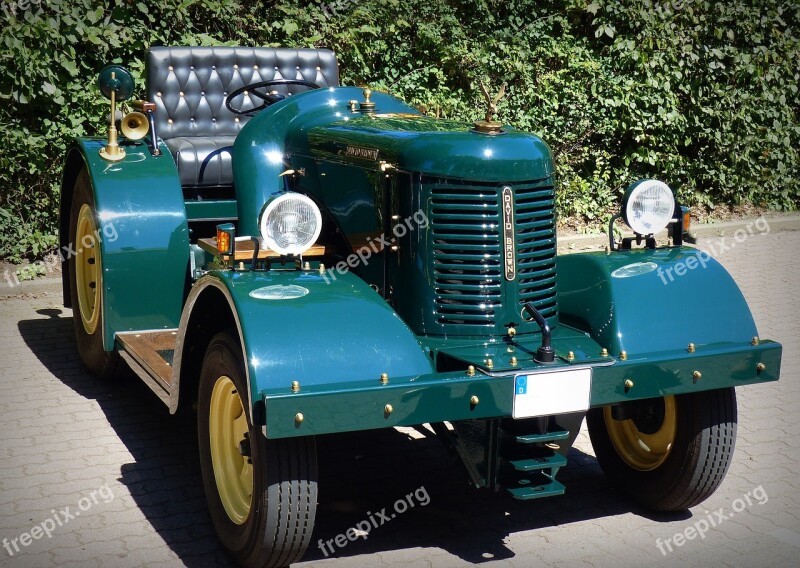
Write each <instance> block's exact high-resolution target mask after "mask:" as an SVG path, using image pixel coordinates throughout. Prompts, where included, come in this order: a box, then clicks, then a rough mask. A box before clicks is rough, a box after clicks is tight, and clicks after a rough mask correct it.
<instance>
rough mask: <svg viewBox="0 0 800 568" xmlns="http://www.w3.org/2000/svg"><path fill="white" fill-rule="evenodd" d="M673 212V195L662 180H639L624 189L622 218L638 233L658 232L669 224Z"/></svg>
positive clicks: (649, 233)
mask: <svg viewBox="0 0 800 568" xmlns="http://www.w3.org/2000/svg"><path fill="white" fill-rule="evenodd" d="M674 213H675V195H674V194H673V193H672V190H671V189H670V188H669V186H668V185H667V184H665V183H664V182H663V181H658V180H655V179H645V180H639V181H637V182H635V183H632V184H631V185H629V186H628V189H626V190H625V197H623V198H622V218H623V219H624V220H625V222H626V223H627V224H628V226H629V227H630V228H631V229H633V230H634V231H635V232H636V233H639V234H640V235H651V234H654V233H658V232H659V231H661V230H662V229H664V228H665V227H666V226H667V225H668V224H669V222H670V220H671V219H672V216H673V214H674Z"/></svg>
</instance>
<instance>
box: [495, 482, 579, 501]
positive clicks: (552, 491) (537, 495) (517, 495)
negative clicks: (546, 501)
mask: <svg viewBox="0 0 800 568" xmlns="http://www.w3.org/2000/svg"><path fill="white" fill-rule="evenodd" d="M506 490H507V491H508V492H509V493H511V496H512V497H514V499H519V500H521V501H529V500H530V499H541V498H543V497H555V496H556V495H563V494H564V491H565V490H566V489H565V487H564V486H563V485H562V484H561V483H559V482H558V481H551V482H550V483H546V484H544V485H521V486H519V487H508V488H506Z"/></svg>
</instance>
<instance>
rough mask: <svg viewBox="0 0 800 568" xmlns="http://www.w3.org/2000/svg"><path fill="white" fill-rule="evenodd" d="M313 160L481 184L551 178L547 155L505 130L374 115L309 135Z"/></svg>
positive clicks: (531, 140) (527, 138)
mask: <svg viewBox="0 0 800 568" xmlns="http://www.w3.org/2000/svg"><path fill="white" fill-rule="evenodd" d="M308 143H309V147H310V150H311V153H312V155H313V156H314V157H315V158H318V159H329V160H330V159H333V160H341V161H346V162H350V163H353V164H356V165H361V166H362V167H366V168H369V167H370V166H371V165H372V166H373V167H374V166H376V165H379V164H380V162H386V163H388V164H391V165H392V166H395V167H396V168H397V169H400V170H405V171H411V172H422V173H424V174H426V175H437V176H446V177H459V178H467V179H482V180H484V181H498V182H508V181H512V180H513V181H521V180H539V179H544V178H546V177H549V176H550V175H551V174H552V173H553V165H552V160H551V157H550V150H549V148H548V147H547V145H546V144H545V143H544V142H543V141H542V140H541V139H540V138H538V137H536V136H533V135H531V134H527V133H522V132H517V131H514V130H513V129H511V128H509V127H506V128H504V130H503V131H502V132H501V133H499V134H493V135H490V134H484V133H480V132H476V131H475V130H474V129H473V128H472V125H470V124H465V123H463V122H456V121H449V120H441V119H435V118H429V117H426V116H422V115H414V114H394V113H385V114H381V113H375V114H369V115H360V116H357V117H354V118H350V119H349V120H347V121H339V122H335V123H333V124H329V125H325V126H318V127H315V128H313V129H311V130H310V132H309V134H308Z"/></svg>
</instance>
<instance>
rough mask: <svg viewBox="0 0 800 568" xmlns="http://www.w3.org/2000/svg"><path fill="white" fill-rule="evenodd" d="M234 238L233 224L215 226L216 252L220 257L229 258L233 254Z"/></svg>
mask: <svg viewBox="0 0 800 568" xmlns="http://www.w3.org/2000/svg"><path fill="white" fill-rule="evenodd" d="M235 237H236V229H235V228H234V226H233V223H225V224H224V225H217V252H218V253H219V254H220V255H221V256H230V255H232V254H233V251H234V247H235V246H236V244H235V243H236V239H235Z"/></svg>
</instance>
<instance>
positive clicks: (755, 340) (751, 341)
mask: <svg viewBox="0 0 800 568" xmlns="http://www.w3.org/2000/svg"><path fill="white" fill-rule="evenodd" d="M759 343H760V340H759V339H758V336H756V337H754V338H753V339H751V340H750V344H751V345H752V346H753V347H755V346H756V345H758V344H759Z"/></svg>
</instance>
